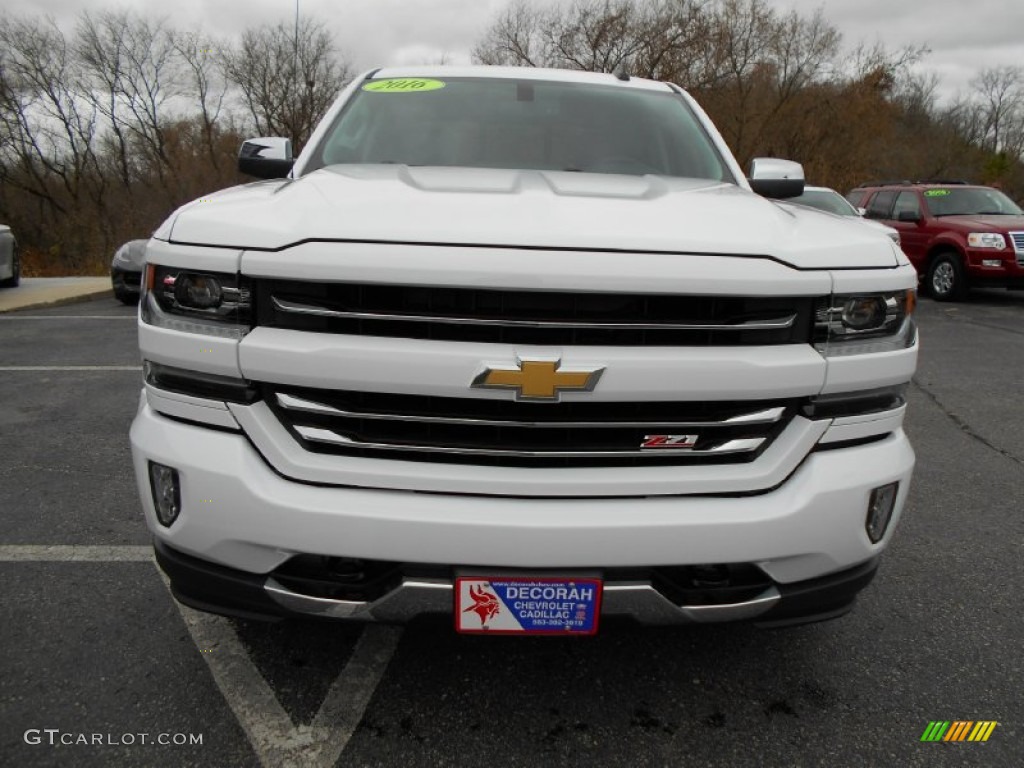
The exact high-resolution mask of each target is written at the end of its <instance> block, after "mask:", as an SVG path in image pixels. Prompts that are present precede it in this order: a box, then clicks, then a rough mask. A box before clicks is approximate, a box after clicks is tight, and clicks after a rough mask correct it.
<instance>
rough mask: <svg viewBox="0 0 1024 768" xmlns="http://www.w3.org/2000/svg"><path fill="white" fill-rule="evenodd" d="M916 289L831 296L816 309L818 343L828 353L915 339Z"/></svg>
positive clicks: (907, 343) (897, 344)
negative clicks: (913, 316)
mask: <svg viewBox="0 0 1024 768" xmlns="http://www.w3.org/2000/svg"><path fill="white" fill-rule="evenodd" d="M916 304H917V293H916V292H915V291H913V290H906V291H892V292H886V293H867V294H853V295H839V296H829V297H827V298H824V299H821V300H819V302H818V306H817V308H816V310H815V323H814V343H815V347H817V349H818V351H820V352H822V353H824V354H826V355H847V354H863V353H867V352H882V351H888V350H890V349H900V348H904V347H908V346H910V345H911V344H913V343H914V338H915V330H914V323H913V320H912V319H911V315H912V314H913V312H914V307H915V306H916Z"/></svg>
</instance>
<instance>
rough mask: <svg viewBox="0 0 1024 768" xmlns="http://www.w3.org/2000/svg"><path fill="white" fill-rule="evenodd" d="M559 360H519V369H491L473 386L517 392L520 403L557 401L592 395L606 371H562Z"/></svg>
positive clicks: (592, 369) (493, 367)
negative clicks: (575, 394)
mask: <svg viewBox="0 0 1024 768" xmlns="http://www.w3.org/2000/svg"><path fill="white" fill-rule="evenodd" d="M560 363H561V361H560V360H522V359H520V360H519V366H518V367H516V368H503V367H500V366H488V367H487V368H485V369H484V370H483V372H482V373H480V374H479V375H478V376H477V377H476V378H475V379H473V384H472V386H474V387H481V388H488V389H490V388H492V387H496V388H503V389H514V390H516V399H517V400H558V396H559V393H560V392H573V391H575V392H590V391H591V390H593V388H594V387H595V386H597V380H598V379H599V378H601V374H602V373H603V372H604V368H589V369H588V368H582V369H576V370H560V369H559V365H560Z"/></svg>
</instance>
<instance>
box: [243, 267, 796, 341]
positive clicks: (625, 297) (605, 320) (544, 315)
mask: <svg viewBox="0 0 1024 768" xmlns="http://www.w3.org/2000/svg"><path fill="white" fill-rule="evenodd" d="M256 290H257V307H258V324H259V325H261V326H268V327H272V328H286V329H291V330H300V331H309V332H318V333H339V334H354V335H365V336H392V337H401V338H414V339H432V340H442V341H473V342H491V343H499V344H543V345H603V346H740V345H759V344H796V343H807V342H808V341H809V339H810V332H811V315H812V313H813V299H811V298H808V297H765V296H687V295H669V294H620V293H574V292H567V291H523V290H499V289H489V288H488V289H484V288H449V287H436V286H406V285H377V284H357V283H313V282H301V281H291V280H261V281H258V285H257V289H256Z"/></svg>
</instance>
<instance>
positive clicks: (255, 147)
mask: <svg viewBox="0 0 1024 768" xmlns="http://www.w3.org/2000/svg"><path fill="white" fill-rule="evenodd" d="M294 164H295V158H293V157H292V141H291V139H282V138H281V137H279V136H264V137H261V138H258V139H249V140H248V141H243V142H242V148H241V149H240V150H238V170H239V171H240V172H241V173H244V174H246V175H248V176H255V177H256V178H258V179H283V178H284V177H285V176H287V175H288V173H289V172H290V171H291V169H292V166H293V165H294Z"/></svg>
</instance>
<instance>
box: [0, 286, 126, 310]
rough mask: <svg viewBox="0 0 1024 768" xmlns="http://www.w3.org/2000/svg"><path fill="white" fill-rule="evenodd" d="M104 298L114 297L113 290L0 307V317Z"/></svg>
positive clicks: (94, 290) (93, 291) (95, 290)
mask: <svg viewBox="0 0 1024 768" xmlns="http://www.w3.org/2000/svg"><path fill="white" fill-rule="evenodd" d="M104 296H109V297H110V298H113V297H114V289H113V288H102V289H93V290H85V291H83V292H82V293H76V294H75V295H74V296H61V297H59V298H56V299H47V300H42V301H34V302H32V303H30V304H19V305H17V306H13V307H0V315H5V314H8V313H10V312H21V311H22V310H26V309H49V308H52V307H62V306H65V305H67V304H78V303H79V302H83V301H89V300H91V299H99V298H103V297H104Z"/></svg>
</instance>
